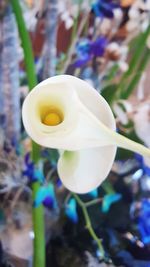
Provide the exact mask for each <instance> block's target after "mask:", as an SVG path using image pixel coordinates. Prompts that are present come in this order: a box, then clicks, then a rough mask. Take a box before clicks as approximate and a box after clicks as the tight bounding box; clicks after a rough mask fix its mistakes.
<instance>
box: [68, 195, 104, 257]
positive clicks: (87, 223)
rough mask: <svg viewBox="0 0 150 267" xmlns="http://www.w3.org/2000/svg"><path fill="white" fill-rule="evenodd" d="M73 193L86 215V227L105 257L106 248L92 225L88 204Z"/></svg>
mask: <svg viewBox="0 0 150 267" xmlns="http://www.w3.org/2000/svg"><path fill="white" fill-rule="evenodd" d="M72 195H73V197H74V198H75V199H76V201H77V203H78V205H79V206H80V208H81V209H82V212H83V216H84V219H85V223H86V228H87V230H88V231H89V233H90V235H91V237H92V238H93V240H95V242H96V244H97V246H98V249H99V251H100V253H101V258H104V248H103V245H102V241H101V239H100V238H99V237H98V236H97V235H96V233H95V231H94V229H93V227H92V223H91V219H90V216H89V214H88V211H87V204H85V203H84V202H83V201H82V200H81V199H80V197H79V196H78V195H77V194H75V193H72ZM95 204H96V203H95ZM89 206H90V205H89Z"/></svg>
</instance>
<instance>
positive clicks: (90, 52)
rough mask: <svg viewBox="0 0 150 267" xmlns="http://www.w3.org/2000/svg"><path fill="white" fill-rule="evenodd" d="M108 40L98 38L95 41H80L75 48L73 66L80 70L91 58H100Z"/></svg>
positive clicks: (101, 37) (102, 37)
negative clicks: (75, 58)
mask: <svg viewBox="0 0 150 267" xmlns="http://www.w3.org/2000/svg"><path fill="white" fill-rule="evenodd" d="M107 45H108V40H107V38H106V37H104V36H100V37H98V38H97V39H96V40H95V41H91V40H89V39H82V40H81V41H80V42H79V43H78V44H77V46H76V52H77V58H78V59H77V60H76V61H75V62H74V64H73V66H74V67H76V68H80V67H82V66H84V65H86V64H87V63H88V62H89V61H90V60H91V59H92V58H93V57H101V56H103V55H104V52H105V48H106V46H107Z"/></svg>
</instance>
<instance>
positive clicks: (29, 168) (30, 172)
mask: <svg viewBox="0 0 150 267" xmlns="http://www.w3.org/2000/svg"><path fill="white" fill-rule="evenodd" d="M24 161H25V167H26V168H25V170H24V171H23V172H22V174H23V176H27V177H28V179H29V180H30V182H36V181H40V182H43V181H44V175H43V172H42V171H41V170H39V169H37V168H36V167H35V165H34V163H33V161H31V160H30V154H29V153H27V154H26V156H25V159H24Z"/></svg>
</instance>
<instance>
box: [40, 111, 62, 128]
mask: <svg viewBox="0 0 150 267" xmlns="http://www.w3.org/2000/svg"><path fill="white" fill-rule="evenodd" d="M61 122H62V118H61V116H60V114H58V113H56V112H50V113H48V114H47V115H46V116H45V118H44V120H43V123H44V124H46V125H48V126H56V125H58V124H60V123H61Z"/></svg>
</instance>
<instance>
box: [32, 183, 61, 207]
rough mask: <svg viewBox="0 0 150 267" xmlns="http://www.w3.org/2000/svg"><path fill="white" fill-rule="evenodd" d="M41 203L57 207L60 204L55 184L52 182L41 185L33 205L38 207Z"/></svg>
mask: <svg viewBox="0 0 150 267" xmlns="http://www.w3.org/2000/svg"><path fill="white" fill-rule="evenodd" d="M41 203H43V205H45V206H46V207H50V208H53V209H57V207H58V206H57V200H56V195H55V190H54V186H53V184H51V183H50V184H49V185H48V186H41V187H40V189H39V190H38V192H37V194H36V197H35V200H34V203H33V205H34V207H35V208H37V207H38V206H39V205H40V204H41Z"/></svg>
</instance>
